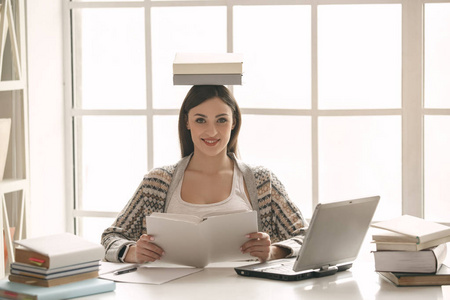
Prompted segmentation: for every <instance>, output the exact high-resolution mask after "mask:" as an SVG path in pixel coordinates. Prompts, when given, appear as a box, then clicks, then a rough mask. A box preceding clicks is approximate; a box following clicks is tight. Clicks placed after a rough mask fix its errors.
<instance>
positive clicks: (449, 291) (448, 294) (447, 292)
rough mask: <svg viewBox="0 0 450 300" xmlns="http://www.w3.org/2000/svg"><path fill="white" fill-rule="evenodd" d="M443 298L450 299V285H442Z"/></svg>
mask: <svg viewBox="0 0 450 300" xmlns="http://www.w3.org/2000/svg"><path fill="white" fill-rule="evenodd" d="M442 299H444V300H450V285H443V286H442Z"/></svg>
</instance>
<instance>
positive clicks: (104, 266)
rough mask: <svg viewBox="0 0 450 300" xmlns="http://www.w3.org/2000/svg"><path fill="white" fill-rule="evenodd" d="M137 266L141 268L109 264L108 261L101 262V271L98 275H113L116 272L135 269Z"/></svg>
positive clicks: (125, 264)
mask: <svg viewBox="0 0 450 300" xmlns="http://www.w3.org/2000/svg"><path fill="white" fill-rule="evenodd" d="M136 266H139V264H131V263H112V262H108V261H101V262H100V270H99V272H98V274H100V275H103V274H107V273H112V272H115V271H120V270H124V269H129V268H133V267H136Z"/></svg>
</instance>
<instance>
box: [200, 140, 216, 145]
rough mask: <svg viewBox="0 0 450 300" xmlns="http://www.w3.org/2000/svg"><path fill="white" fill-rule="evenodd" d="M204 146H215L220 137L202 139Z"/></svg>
mask: <svg viewBox="0 0 450 300" xmlns="http://www.w3.org/2000/svg"><path fill="white" fill-rule="evenodd" d="M202 141H203V142H204V143H205V145H206V146H215V145H216V144H217V143H218V142H219V141H220V139H202Z"/></svg>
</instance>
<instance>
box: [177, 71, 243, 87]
mask: <svg viewBox="0 0 450 300" xmlns="http://www.w3.org/2000/svg"><path fill="white" fill-rule="evenodd" d="M173 84H174V85H241V84H242V75H241V74H175V75H173Z"/></svg>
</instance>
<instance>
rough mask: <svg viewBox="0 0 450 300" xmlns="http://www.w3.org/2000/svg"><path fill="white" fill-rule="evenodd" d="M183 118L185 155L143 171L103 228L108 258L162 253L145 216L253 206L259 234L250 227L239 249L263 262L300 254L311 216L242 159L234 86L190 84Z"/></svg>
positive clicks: (158, 256) (275, 182)
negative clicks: (136, 185)
mask: <svg viewBox="0 0 450 300" xmlns="http://www.w3.org/2000/svg"><path fill="white" fill-rule="evenodd" d="M178 124H179V138H180V145H181V152H182V156H183V158H182V159H181V161H179V162H178V163H177V164H176V165H173V166H169V167H163V168H157V169H154V170H152V171H150V172H149V173H148V174H147V175H146V176H145V177H144V180H143V181H142V183H141V185H140V186H139V188H138V189H137V191H136V193H135V195H134V197H133V198H132V199H131V201H130V202H129V203H128V204H127V206H126V207H125V208H124V209H123V210H122V212H121V214H120V215H119V217H118V218H117V219H116V221H115V222H114V223H113V224H112V226H111V227H109V228H107V229H106V230H105V231H104V233H103V236H102V243H103V245H104V246H105V249H106V254H105V258H106V260H109V261H122V262H138V263H142V262H148V261H155V260H159V259H163V258H164V249H162V248H160V247H159V246H158V237H154V236H150V235H147V234H146V233H147V228H146V224H145V222H144V220H145V217H146V216H147V215H150V214H151V213H153V212H164V213H175V214H187V215H195V216H198V217H201V218H203V217H205V216H206V215H214V214H216V215H217V214H223V213H231V212H235V211H251V210H254V211H256V212H257V215H258V232H249V233H248V235H247V238H248V240H247V242H245V243H244V244H243V245H242V246H241V251H242V253H249V254H250V255H252V256H254V257H256V258H258V259H259V260H260V261H266V260H271V259H277V258H283V257H287V256H296V255H297V254H298V252H299V250H300V246H301V244H302V241H303V236H304V233H305V232H304V230H305V228H306V222H305V220H304V219H303V216H302V214H301V212H300V210H299V209H298V208H297V206H295V204H294V203H293V202H292V201H291V200H290V199H289V197H288V195H287V193H286V191H285V189H284V187H283V185H282V184H281V182H280V181H279V180H278V179H277V177H276V176H275V175H274V174H273V173H272V172H271V171H269V170H267V169H265V168H263V167H256V168H255V167H251V166H249V165H247V164H245V163H244V162H242V161H240V160H238V159H237V157H236V152H237V139H238V135H239V130H240V127H241V126H240V125H241V114H240V110H239V107H238V105H237V102H236V100H235V99H234V97H233V95H232V94H231V92H230V91H229V90H228V89H227V88H226V87H224V86H193V87H192V88H191V89H190V91H189V92H188V94H187V96H186V98H185V100H184V102H183V104H182V107H181V110H180V116H179V121H178ZM223 230H227V229H226V228H223Z"/></svg>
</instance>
